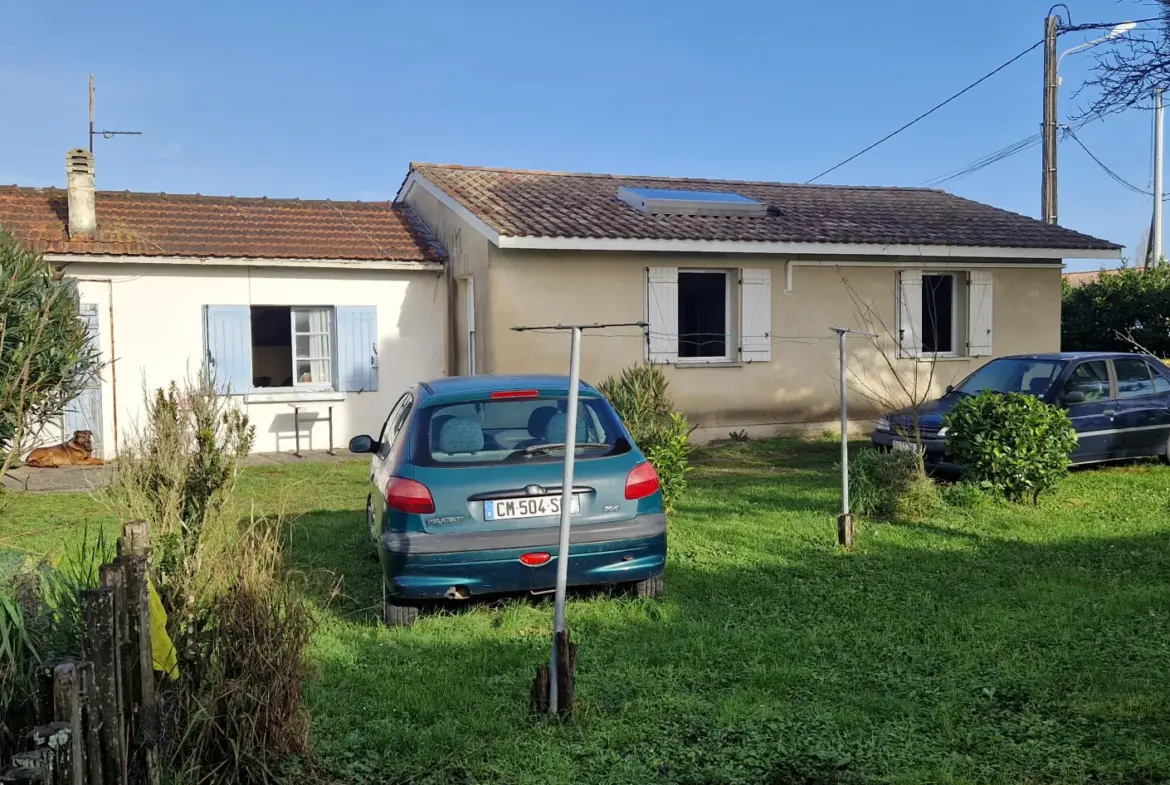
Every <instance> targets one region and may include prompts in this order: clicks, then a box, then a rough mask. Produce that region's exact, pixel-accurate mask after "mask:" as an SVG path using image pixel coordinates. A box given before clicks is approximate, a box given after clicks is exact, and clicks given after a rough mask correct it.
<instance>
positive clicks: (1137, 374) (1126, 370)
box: [1113, 360, 1154, 398]
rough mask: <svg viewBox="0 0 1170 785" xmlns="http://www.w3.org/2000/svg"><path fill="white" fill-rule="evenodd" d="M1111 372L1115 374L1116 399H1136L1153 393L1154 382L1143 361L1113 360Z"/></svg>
mask: <svg viewBox="0 0 1170 785" xmlns="http://www.w3.org/2000/svg"><path fill="white" fill-rule="evenodd" d="M1113 371H1114V373H1116V374H1117V397H1118V398H1137V397H1139V396H1142V395H1151V394H1152V393H1153V392H1154V380H1153V379H1152V378H1151V377H1150V366H1148V365H1146V361H1145V360H1114V361H1113Z"/></svg>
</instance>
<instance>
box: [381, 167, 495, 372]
mask: <svg viewBox="0 0 1170 785" xmlns="http://www.w3.org/2000/svg"><path fill="white" fill-rule="evenodd" d="M403 201H404V202H405V203H406V204H407V205H408V206H410V207H411V208H412V209H413V210H414V211H415V212H416V213H418V216H419V218H421V219H422V221H423V223H424V224H426V226H427V228H428V229H430V230H431V232H432V233H433V234H434V235H435V236H436V237H438V238H439V242H441V243H442V244H443V248H445V249H446V251H447V258H448V261H447V297H448V299H449V300H450V302H451V303H452V308H451V314H452V317H453V319H452V320H451V321H449V322H447V324H446V327H445V330H446V332H447V339H446V340H447V352H448V363H447V367H448V368H450V369H452V372H453V373H459V372H460V369H465V368H466V366H467V357H466V349H465V341H464V336H465V335H466V333H465V332H464V331H465V330H466V319H465V318H464V316H465V315H466V313H467V303H466V302H464V301H462V300H461V299H460V295H459V289H458V287H457V286H456V285H455V281H456V280H458V279H459V278H471V279H473V280H474V284H473V286H472V289H473V292H474V295H475V317H476V318H475V320H476V323H477V324H476V331H477V333H478V335H477V338H476V358H477V361H478V363H479V370H480V372H481V373H482V372H483V368H484V362H485V360H486V359H487V357H488V356H489V355H490V354H491V350H492V347H491V346H489V345H488V342H487V341H486V340H485V337H484V336H485V330H486V329H487V327H488V325H489V324H490V319H491V316H490V314H489V313H488V310H487V303H488V301H489V299H490V294H489V293H490V287H491V284H490V281H489V280H488V275H487V269H488V262H489V258H490V254H491V249H492V247H493V246H492V245H491V244H490V243H489V242H488V241H487V238H485V237H484V236H483V235H482V234H480V233H479V232H478V231H476V230H475V229H474V228H472V227H471V226H470V225H468V223H467V222H466V221H464V220H463V219H462V218H460V217H459V216H458V215H456V214H455V213H454V212H452V211H451V210H449V209H447V208H446V207H445V206H443V205H442V204H440V202H439V200H438V199H436V198H435V197H434V196H433V195H431V194H430V193H429V192H428V191H426V190H425V189H424V188H423V187H422V186H417V185H416V186H413V187H411V188H410V189H409V190H408V191H407V192H406V194H404V195H403ZM456 318H457V319H458V322H456V321H455V319H456Z"/></svg>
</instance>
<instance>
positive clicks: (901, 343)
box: [898, 270, 922, 357]
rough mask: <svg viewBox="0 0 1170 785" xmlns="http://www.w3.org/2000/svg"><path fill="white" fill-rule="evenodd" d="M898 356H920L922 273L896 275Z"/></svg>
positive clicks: (916, 271)
mask: <svg viewBox="0 0 1170 785" xmlns="http://www.w3.org/2000/svg"><path fill="white" fill-rule="evenodd" d="M898 354H899V356H901V357H917V356H918V355H920V354H922V271H921V270H902V271H901V272H899V273H898Z"/></svg>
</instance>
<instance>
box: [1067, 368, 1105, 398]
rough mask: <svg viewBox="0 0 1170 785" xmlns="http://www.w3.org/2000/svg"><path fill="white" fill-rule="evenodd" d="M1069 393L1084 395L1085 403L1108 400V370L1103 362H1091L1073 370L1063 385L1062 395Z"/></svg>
mask: <svg viewBox="0 0 1170 785" xmlns="http://www.w3.org/2000/svg"><path fill="white" fill-rule="evenodd" d="M1070 392H1079V393H1084V396H1085V403H1090V402H1092V401H1103V400H1106V399H1107V398H1109V368H1108V366H1107V365H1106V363H1105V361H1104V360H1093V361H1092V362H1087V363H1081V364H1080V365H1078V366H1077V367H1076V368H1073V372H1072V373H1071V374H1069V377H1068V381H1067V382H1065V383H1064V395H1065V396H1067V395H1068V394H1069V393H1070Z"/></svg>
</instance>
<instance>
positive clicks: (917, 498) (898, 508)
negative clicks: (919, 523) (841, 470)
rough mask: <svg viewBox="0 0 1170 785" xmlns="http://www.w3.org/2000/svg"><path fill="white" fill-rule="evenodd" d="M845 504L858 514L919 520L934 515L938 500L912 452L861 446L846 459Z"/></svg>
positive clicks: (932, 486)
mask: <svg viewBox="0 0 1170 785" xmlns="http://www.w3.org/2000/svg"><path fill="white" fill-rule="evenodd" d="M849 501H850V506H851V507H852V509H853V511H854V512H856V513H858V514H859V515H865V516H869V517H875V518H892V517H898V518H908V519H920V518H924V517H927V516H929V515H930V514H932V513H934V512H937V511H938V510H939V509H940V508H941V506H942V497H941V494H940V492H939V490H938V487H937V486H935V484H934V482H933V481H932V480H931V479H930V478H929V477H927V476H926V474H925V473H924V472H923V470H922V461H921V459H920V458H919V457H918V456H917V455H916V454H914V453H913V452H903V451H900V450H894V451H881V450H876V449H873V448H872V447H863V448H862V449H860V450H858V451H857V452H856V453H855V454H854V455H853V456H852V457H850V459H849Z"/></svg>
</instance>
